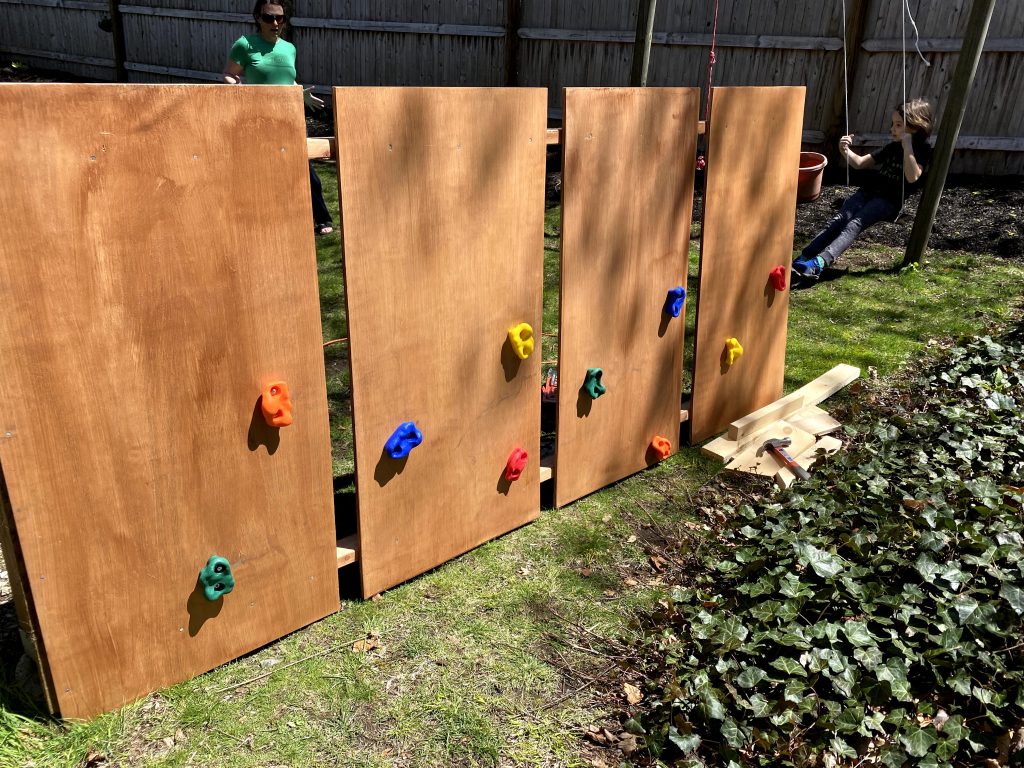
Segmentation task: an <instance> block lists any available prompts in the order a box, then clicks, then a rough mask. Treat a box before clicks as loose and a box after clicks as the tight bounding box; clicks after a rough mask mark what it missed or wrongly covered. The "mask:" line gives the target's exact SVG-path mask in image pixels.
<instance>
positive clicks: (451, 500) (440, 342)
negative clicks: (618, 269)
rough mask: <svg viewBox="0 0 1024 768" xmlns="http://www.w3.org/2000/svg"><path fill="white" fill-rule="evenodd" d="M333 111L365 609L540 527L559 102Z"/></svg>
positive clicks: (365, 93) (409, 101) (337, 95)
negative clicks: (530, 525) (401, 433)
mask: <svg viewBox="0 0 1024 768" xmlns="http://www.w3.org/2000/svg"><path fill="white" fill-rule="evenodd" d="M334 108H335V120H336V126H337V131H336V133H337V136H338V185H339V190H340V199H341V213H342V216H341V218H342V222H343V239H344V251H345V267H344V268H345V290H346V297H347V304H348V322H349V349H350V355H351V368H352V401H353V422H354V431H355V455H356V478H357V497H358V510H359V513H358V521H359V522H358V526H359V551H360V556H359V563H360V568H361V572H362V578H363V593H364V595H367V596H369V595H374V594H376V593H378V592H380V591H382V590H384V589H387V588H388V587H391V586H393V585H395V584H398V583H400V582H402V581H405V580H407V579H409V578H411V577H413V576H416V575H417V574H420V573H423V572H424V571H427V570H429V569H430V568H433V567H435V566H437V565H440V564H441V563H443V562H445V561H446V560H449V559H450V558H452V557H454V556H456V555H459V554H461V553H463V552H466V551H468V550H470V549H472V548H473V547H475V546H477V545H478V544H481V543H482V542H484V541H487V540H488V539H491V538H494V537H495V536H498V535H500V534H502V533H505V532H507V531H509V530H511V529H513V528H516V527H518V526H521V525H523V524H525V523H527V522H529V521H530V520H533V519H534V518H536V516H537V515H538V514H539V511H540V480H539V471H538V468H539V463H538V459H539V449H540V359H541V354H540V329H541V311H542V310H541V308H542V298H543V256H544V241H543V237H544V163H545V152H546V141H545V140H546V109H547V106H546V91H545V90H544V89H541V88H517V89H489V88H336V89H335V90H334ZM520 323H528V324H529V325H530V326H532V328H533V331H534V334H535V336H534V338H535V347H534V351H533V353H532V355H530V356H529V357H527V358H526V359H525V360H521V359H519V358H518V357H517V356H516V355H514V354H513V352H512V348H511V346H510V344H509V342H508V331H509V329H510V328H512V327H513V326H517V325H519V324H520ZM410 421H411V422H414V423H415V425H416V427H417V428H418V429H419V430H420V432H421V434H422V436H423V441H422V443H421V444H419V445H418V446H416V447H414V448H412V449H411V452H410V453H409V454H408V456H406V457H405V458H401V459H394V458H392V457H391V456H390V455H388V454H387V453H386V452H385V450H384V448H385V444H386V442H387V441H388V439H389V438H390V437H391V435H392V434H393V432H394V430H395V429H396V428H397V427H399V425H401V424H403V423H405V422H410ZM517 448H518V449H523V450H525V451H526V452H527V453H528V455H529V458H528V462H527V465H526V468H525V471H523V474H522V476H521V477H520V478H519V479H518V480H514V481H511V482H509V481H507V480H506V479H505V477H504V473H505V467H506V462H507V460H508V458H509V456H510V454H511V453H512V452H513V451H514V450H516V449H517Z"/></svg>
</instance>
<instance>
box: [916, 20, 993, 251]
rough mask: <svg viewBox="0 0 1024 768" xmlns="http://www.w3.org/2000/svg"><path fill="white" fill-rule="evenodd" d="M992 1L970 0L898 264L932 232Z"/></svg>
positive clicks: (986, 31)
mask: <svg viewBox="0 0 1024 768" xmlns="http://www.w3.org/2000/svg"><path fill="white" fill-rule="evenodd" d="M995 5H996V0H974V5H972V6H971V15H970V17H969V18H968V19H967V31H966V33H965V34H964V41H963V43H962V44H961V46H960V57H959V59H957V62H956V71H954V73H953V84H952V86H951V87H950V91H949V102H948V103H947V104H946V109H945V111H944V112H943V113H942V123H941V124H940V125H939V134H938V139H937V140H936V142H935V155H934V157H933V158H932V167H931V168H929V169H928V178H926V179H925V182H924V189H923V190H922V191H921V202H920V203H919V204H918V206H917V217H916V218H915V219H914V228H913V229H912V230H911V232H910V241H909V242H908V243H907V252H906V255H904V257H903V264H902V265H901V266H904V267H906V266H909V265H910V264H914V263H918V262H920V261H921V257H922V256H924V250H925V248H926V247H927V246H928V236H929V235H930V234H931V233H932V225H933V224H934V223H935V215H936V213H938V210H939V199H940V198H941V197H942V188H943V185H944V184H945V182H946V173H947V172H948V171H949V163H950V160H952V158H953V148H954V147H955V146H956V140H957V137H958V136H959V135H960V125H961V124H962V123H963V120H964V113H965V112H966V111H967V98H968V97H969V96H970V93H971V86H972V85H973V84H974V75H975V73H976V72H977V71H978V61H979V60H980V59H981V52H982V49H983V48H984V47H985V38H986V37H987V36H988V25H989V22H990V21H992V11H993V10H994V9H995Z"/></svg>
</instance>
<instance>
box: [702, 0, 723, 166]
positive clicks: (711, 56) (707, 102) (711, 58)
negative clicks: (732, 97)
mask: <svg viewBox="0 0 1024 768" xmlns="http://www.w3.org/2000/svg"><path fill="white" fill-rule="evenodd" d="M717 35H718V0H715V15H714V21H713V22H712V26H711V51H710V52H709V53H708V84H707V89H706V90H705V92H704V125H705V126H706V125H707V124H708V114H709V113H710V112H711V74H712V73H713V72H714V70H715V37H716V36H717ZM705 167H707V160H706V158H705V157H704V155H703V154H700V155H697V170H698V171H703V170H704V168H705Z"/></svg>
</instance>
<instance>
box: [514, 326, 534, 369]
mask: <svg viewBox="0 0 1024 768" xmlns="http://www.w3.org/2000/svg"><path fill="white" fill-rule="evenodd" d="M508 341H509V344H511V345H512V351H513V352H515V353H516V357H518V358H519V359H520V360H525V359H526V358H528V357H529V356H530V355H531V354H532V353H533V328H532V327H531V326H530V324H529V323H520V324H519V325H517V326H515V327H514V328H509V329H508Z"/></svg>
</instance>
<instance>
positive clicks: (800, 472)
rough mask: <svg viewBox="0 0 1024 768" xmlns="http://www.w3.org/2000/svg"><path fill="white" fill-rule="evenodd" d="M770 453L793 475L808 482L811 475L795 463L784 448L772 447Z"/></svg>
mask: <svg viewBox="0 0 1024 768" xmlns="http://www.w3.org/2000/svg"><path fill="white" fill-rule="evenodd" d="M772 451H774V452H775V455H776V456H778V457H779V458H780V459H782V463H783V464H785V465H786V467H787V468H788V469H790V470H791V471H792V472H793V474H794V475H796V476H797V477H799V478H800V479H801V480H810V479H811V473H810V472H808V471H807V470H806V469H804V468H803V467H801V466H800V465H799V464H797V463H796V459H794V458H793V457H792V456H790V455H789V452H788V451H787V450H786V449H785V448H778V447H772Z"/></svg>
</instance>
